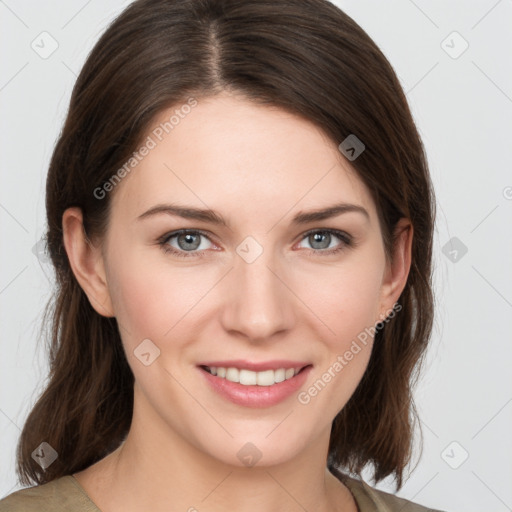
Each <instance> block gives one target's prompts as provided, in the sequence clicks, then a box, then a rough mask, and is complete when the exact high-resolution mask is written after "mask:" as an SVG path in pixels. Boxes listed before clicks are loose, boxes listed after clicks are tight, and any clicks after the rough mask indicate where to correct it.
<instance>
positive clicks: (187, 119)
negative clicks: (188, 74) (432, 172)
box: [113, 94, 376, 219]
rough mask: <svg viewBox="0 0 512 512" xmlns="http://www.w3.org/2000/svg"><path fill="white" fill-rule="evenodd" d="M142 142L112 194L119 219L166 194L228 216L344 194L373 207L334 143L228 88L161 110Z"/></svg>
mask: <svg viewBox="0 0 512 512" xmlns="http://www.w3.org/2000/svg"><path fill="white" fill-rule="evenodd" d="M176 111H178V112H176ZM143 143H145V144H146V146H147V147H150V148H151V149H149V150H148V151H147V152H145V153H146V154H145V156H143V157H141V158H140V161H139V162H138V163H137V165H136V166H135V167H134V168H133V170H131V172H130V173H129V174H128V175H127V176H126V178H124V179H123V180H122V182H121V183H120V184H119V185H118V186H117V190H116V191H115V192H116V193H115V194H114V197H113V210H114V211H115V212H117V214H119V215H122V216H123V218H126V219H128V218H130V219H134V218H135V217H136V216H137V215H139V214H140V213H142V211H144V209H147V208H150V207H151V206H153V205H155V204H157V203H165V202H169V201H171V200H179V201H180V202H183V203H186V204H193V205H195V206H197V207H200V208H204V207H206V206H207V207H209V208H212V209H215V210H217V211H220V212H226V216H227V217H231V215H232V213H231V212H233V214H237V213H239V212H242V211H245V212H247V214H248V215H249V214H253V215H258V212H259V214H260V215H261V214H262V213H263V212H264V211H271V212H273V213H274V214H277V213H279V212H281V213H285V212H286V211H289V210H290V209H293V210H298V209H305V208H308V207H311V208H315V207H322V206H325V205H326V204H334V203H336V202H343V201H345V202H351V203H357V204H361V205H363V206H364V207H365V208H366V209H367V210H368V211H369V213H370V215H375V214H376V212H375V208H374V205H373V201H372V199H371V196H370V194H369V191H368V190H367V188H366V186H365V185H364V184H363V182H362V181H361V180H360V178H359V177H358V176H357V174H356V172H355V171H354V170H353V169H352V168H351V166H350V165H349V163H348V162H347V160H346V159H345V158H344V157H343V156H342V155H341V153H340V152H339V150H338V145H337V144H336V143H335V142H334V141H332V140H331V139H329V138H328V137H327V136H326V135H325V133H323V132H322V131H321V130H320V129H319V128H318V127H317V126H315V125H314V124H313V123H311V122H309V121H307V120H305V119H303V118H301V117H299V116H296V115H294V114H291V113H289V112H286V111H284V110H282V109H278V108H275V107H269V106H261V105H257V104H255V103H253V102H250V101H248V100H246V99H243V98H240V97H235V96H230V95H227V94H221V95H218V96H215V97H211V98H206V99H199V100H197V104H196V105H195V106H194V107H193V108H190V109H183V110H181V109H180V105H176V106H174V107H172V108H170V109H167V110H165V111H162V112H160V113H159V114H158V116H156V117H155V119H154V122H153V123H152V126H151V129H150V131H149V132H148V133H147V134H146V135H145V137H144V139H143ZM294 205H296V206H294Z"/></svg>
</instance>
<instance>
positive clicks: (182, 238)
mask: <svg viewBox="0 0 512 512" xmlns="http://www.w3.org/2000/svg"><path fill="white" fill-rule="evenodd" d="M201 237H203V238H206V239H208V240H209V238H208V236H207V235H206V233H203V232H202V231H198V230H186V229H181V230H179V231H174V232H172V233H169V234H166V235H164V236H163V237H162V238H161V239H160V240H159V241H158V243H159V244H160V246H161V247H162V250H163V251H164V252H165V253H172V254H174V255H176V256H179V257H182V258H189V257H191V256H199V257H201V256H203V254H204V250H205V249H207V248H208V247H204V246H203V247H201ZM173 239H176V244H177V245H178V247H177V248H176V247H173V246H172V245H169V242H170V241H171V240H173ZM198 249H199V251H197V250H198ZM187 253H191V254H187Z"/></svg>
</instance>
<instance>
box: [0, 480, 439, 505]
mask: <svg viewBox="0 0 512 512" xmlns="http://www.w3.org/2000/svg"><path fill="white" fill-rule="evenodd" d="M335 476H338V475H335ZM338 478H339V479H340V480H341V481H342V482H343V483H344V484H345V485H346V486H347V487H348V489H349V490H350V492H351V493H352V495H353V496H354V499H355V501H356V503H357V507H358V509H359V512H398V511H400V512H442V511H439V510H434V509H430V508H428V507H424V506H422V505H418V504H416V503H413V502H411V501H408V500H405V499H403V498H399V497H397V496H394V495H393V494H389V493H387V492H383V491H380V490H377V489H374V488H372V487H370V486H369V485H368V484H367V483H365V482H364V481H362V480H357V479H355V478H350V477H348V476H346V475H339V476H338ZM0 512H101V510H100V509H99V508H98V507H97V506H96V505H95V504H94V502H93V501H92V500H91V498H89V496H88V495H87V493H86V492H85V490H84V488H83V487H82V486H81V485H80V484H79V483H78V480H77V479H76V478H75V477H73V476H72V475H66V476H63V477H60V478H57V479H55V480H52V481H51V482H48V483H46V484H42V485H36V486H34V487H28V488H25V489H20V490H18V491H16V492H13V493H11V494H9V495H8V496H6V497H5V498H3V499H1V500H0Z"/></svg>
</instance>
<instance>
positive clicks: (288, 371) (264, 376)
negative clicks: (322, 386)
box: [205, 366, 301, 386]
mask: <svg viewBox="0 0 512 512" xmlns="http://www.w3.org/2000/svg"><path fill="white" fill-rule="evenodd" d="M205 368H206V370H207V371H208V372H210V373H211V374H212V375H216V376H217V377H221V378H224V379H226V380H229V381H231V382H238V383H240V384H242V385H244V386H255V385H257V386H272V385H273V384H276V383H278V382H283V381H284V380H288V379H291V378H292V377H294V376H295V375H297V373H299V371H300V370H301V368H279V369H278V370H265V371H262V372H253V371H251V370H244V369H242V370H239V369H238V368H222V367H220V366H219V367H216V366H212V367H211V368H209V367H208V366H206V367H205Z"/></svg>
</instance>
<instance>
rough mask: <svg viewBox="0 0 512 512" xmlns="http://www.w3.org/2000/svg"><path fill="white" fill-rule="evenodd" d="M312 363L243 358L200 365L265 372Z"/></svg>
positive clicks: (301, 366)
mask: <svg viewBox="0 0 512 512" xmlns="http://www.w3.org/2000/svg"><path fill="white" fill-rule="evenodd" d="M310 364H311V363H308V362H304V361H291V360H289V359H274V360H273V361H262V362H259V363H256V362H251V361H245V360H243V359H232V360H230V361H226V360H224V361H206V362H203V363H200V364H199V365H198V366H208V367H209V368H211V367H212V366H215V368H218V367H221V368H239V369H243V370H251V371H253V372H263V371H265V370H279V369H280V368H300V369H302V368H304V367H305V366H309V365H310Z"/></svg>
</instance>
